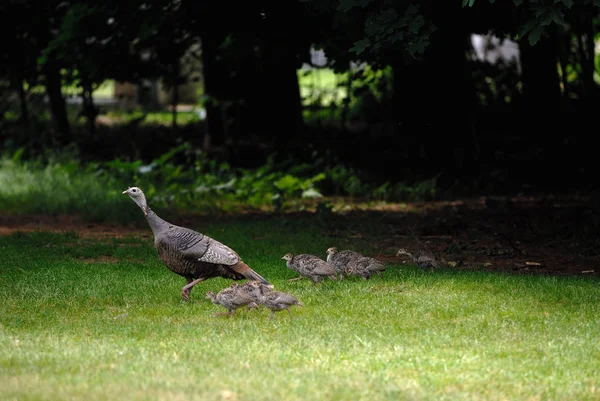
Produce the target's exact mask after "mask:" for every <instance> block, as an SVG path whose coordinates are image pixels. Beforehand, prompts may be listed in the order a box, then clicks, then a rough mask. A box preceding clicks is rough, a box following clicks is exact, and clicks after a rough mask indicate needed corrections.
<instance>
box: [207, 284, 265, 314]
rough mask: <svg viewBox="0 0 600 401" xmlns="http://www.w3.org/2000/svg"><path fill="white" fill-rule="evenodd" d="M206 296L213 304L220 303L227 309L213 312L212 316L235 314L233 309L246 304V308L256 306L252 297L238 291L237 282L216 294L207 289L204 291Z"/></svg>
mask: <svg viewBox="0 0 600 401" xmlns="http://www.w3.org/2000/svg"><path fill="white" fill-rule="evenodd" d="M234 284H236V283H234ZM206 298H208V299H210V300H211V301H212V303H213V304H215V305H221V306H222V307H224V308H225V309H227V312H222V313H214V314H213V316H221V315H235V311H236V310H237V309H238V308H241V307H242V306H246V305H248V309H252V308H254V309H256V308H258V305H257V304H256V302H255V301H254V298H253V297H251V296H249V295H248V294H247V293H244V292H243V291H240V290H239V286H238V285H237V284H236V285H232V286H231V287H228V288H225V289H223V290H221V291H219V293H218V294H217V295H215V293H214V292H212V291H208V292H207V293H206Z"/></svg>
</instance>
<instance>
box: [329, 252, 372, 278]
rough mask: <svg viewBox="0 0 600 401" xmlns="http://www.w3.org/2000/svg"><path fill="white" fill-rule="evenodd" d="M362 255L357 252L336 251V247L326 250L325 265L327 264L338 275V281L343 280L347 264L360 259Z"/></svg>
mask: <svg viewBox="0 0 600 401" xmlns="http://www.w3.org/2000/svg"><path fill="white" fill-rule="evenodd" d="M362 256H363V255H362V254H360V253H359V252H356V251H352V250H350V249H345V250H343V251H338V249H337V248H336V247H334V246H333V247H331V248H327V263H329V264H330V265H331V266H333V268H334V269H335V271H336V272H337V273H338V274H339V275H340V280H343V279H344V275H345V274H346V266H347V265H348V263H350V262H352V261H353V260H356V259H358V258H361V257H362Z"/></svg>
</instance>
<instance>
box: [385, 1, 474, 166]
mask: <svg viewBox="0 0 600 401" xmlns="http://www.w3.org/2000/svg"><path fill="white" fill-rule="evenodd" d="M460 12H461V8H460V4H458V5H456V4H454V3H452V2H436V3H435V4H434V3H433V2H432V4H431V5H430V9H429V10H428V11H427V13H428V14H429V15H430V18H432V20H433V23H434V24H435V25H436V27H437V30H436V31H435V32H434V33H433V34H432V35H431V45H430V46H429V48H428V49H427V51H426V53H425V54H424V55H423V56H422V57H420V60H414V59H411V58H410V56H407V57H401V55H398V57H396V59H395V60H394V62H393V64H392V70H393V98H392V99H393V100H392V101H393V103H394V116H395V117H396V132H397V133H398V134H399V137H400V138H399V139H396V141H400V143H399V145H402V146H403V147H404V149H405V150H406V151H407V152H408V154H409V158H410V159H412V160H413V162H414V163H415V167H416V166H420V167H423V168H424V169H425V170H426V171H429V172H430V173H431V172H434V171H435V172H437V171H439V170H440V169H444V170H445V171H448V172H449V173H458V172H459V171H460V172H461V174H463V173H465V172H466V173H468V172H469V171H473V163H474V162H475V161H476V159H477V158H478V148H477V141H476V138H475V136H474V134H475V131H474V126H473V124H472V121H471V120H472V119H471V118H470V116H471V114H472V113H474V107H475V99H476V97H475V89H474V86H473V82H472V78H471V76H470V75H467V74H466V68H465V67H466V56H465V54H466V45H467V43H468V41H467V39H468V35H469V32H468V31H466V30H465V29H464V28H463V27H462V26H461V25H460V24H456V23H455V21H456V20H458V19H459V14H460ZM453 15H454V16H455V17H453ZM455 18H456V19H455Z"/></svg>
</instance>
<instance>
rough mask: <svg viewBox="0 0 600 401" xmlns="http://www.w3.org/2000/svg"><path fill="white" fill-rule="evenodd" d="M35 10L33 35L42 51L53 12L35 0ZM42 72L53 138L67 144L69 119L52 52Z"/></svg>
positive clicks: (49, 7)
mask: <svg viewBox="0 0 600 401" xmlns="http://www.w3.org/2000/svg"><path fill="white" fill-rule="evenodd" d="M32 4H33V6H34V9H35V12H34V13H33V14H32V18H33V26H35V36H36V39H37V45H38V50H39V51H40V52H41V51H43V50H44V49H45V48H46V46H48V43H49V42H50V40H51V38H52V34H51V32H50V26H49V20H50V18H49V17H50V16H51V15H52V14H53V10H52V9H51V7H52V4H51V3H48V2H44V1H43V0H37V1H35V2H34V3H32ZM42 74H43V75H44V78H45V87H46V93H47V95H48V99H49V101H50V110H51V112H52V120H53V122H54V127H55V129H56V134H55V140H56V141H57V142H58V143H60V144H67V143H70V142H72V141H73V136H72V134H71V127H70V126H69V119H68V118H67V106H66V103H65V98H64V97H63V94H62V91H61V86H62V82H61V76H60V68H59V66H58V64H57V62H56V58H55V55H54V54H50V55H48V58H47V60H46V63H45V64H44V66H43V68H42Z"/></svg>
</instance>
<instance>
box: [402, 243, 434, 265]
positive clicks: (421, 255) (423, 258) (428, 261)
mask: <svg viewBox="0 0 600 401" xmlns="http://www.w3.org/2000/svg"><path fill="white" fill-rule="evenodd" d="M400 255H406V256H408V257H409V258H411V259H412V261H413V262H415V263H416V264H417V266H419V267H420V268H421V269H426V268H437V267H438V263H437V261H436V260H435V256H433V253H431V252H430V251H426V250H420V251H418V252H417V254H416V255H413V254H412V253H410V252H409V251H408V250H406V249H404V248H400V249H398V252H397V253H396V256H400Z"/></svg>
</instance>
